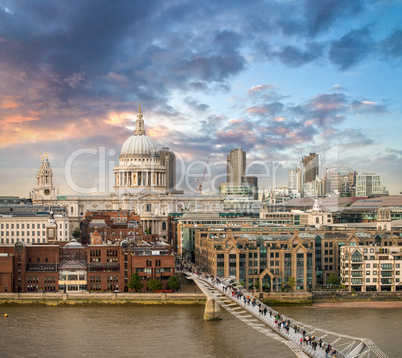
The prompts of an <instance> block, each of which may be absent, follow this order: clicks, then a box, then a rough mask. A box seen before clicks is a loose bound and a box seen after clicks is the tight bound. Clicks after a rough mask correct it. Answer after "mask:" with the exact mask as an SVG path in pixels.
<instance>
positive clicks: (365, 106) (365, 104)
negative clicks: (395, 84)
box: [350, 100, 389, 114]
mask: <svg viewBox="0 0 402 358" xmlns="http://www.w3.org/2000/svg"><path fill="white" fill-rule="evenodd" d="M350 108H351V109H352V110H354V111H356V112H358V113H372V114H384V113H388V112H389V111H388V109H387V107H386V105H384V104H379V103H376V102H371V101H360V100H353V101H352V102H351V103H350Z"/></svg>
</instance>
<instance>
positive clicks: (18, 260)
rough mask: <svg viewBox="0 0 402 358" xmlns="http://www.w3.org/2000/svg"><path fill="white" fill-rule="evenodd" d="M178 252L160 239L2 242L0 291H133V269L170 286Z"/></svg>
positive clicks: (142, 278) (145, 278)
mask: <svg viewBox="0 0 402 358" xmlns="http://www.w3.org/2000/svg"><path fill="white" fill-rule="evenodd" d="M174 264H175V260H174V256H173V255H172V254H171V248H170V246H169V245H167V244H164V243H160V242H152V243H149V242H148V243H147V242H137V243H133V244H132V243H130V242H129V241H127V240H123V241H121V242H120V243H118V244H113V245H108V244H104V243H99V244H92V245H88V246H82V245H81V244H80V243H78V242H77V241H76V240H75V239H72V240H71V241H70V242H68V243H60V242H58V243H54V244H52V245H47V244H42V245H26V244H25V243H24V242H22V241H19V242H17V243H16V244H15V245H2V246H0V292H29V291H36V292H44V291H46V292H49V291H50V292H51V291H55V292H56V291H64V292H75V291H98V292H102V291H114V290H121V291H124V292H127V291H128V286H127V284H128V281H129V280H130V278H131V274H133V273H136V272H137V273H138V274H139V276H140V278H141V281H142V283H143V288H142V291H144V292H145V291H146V290H147V282H148V280H150V279H156V280H159V281H161V282H162V284H163V286H164V288H165V289H166V288H167V281H168V279H169V277H170V276H172V275H174Z"/></svg>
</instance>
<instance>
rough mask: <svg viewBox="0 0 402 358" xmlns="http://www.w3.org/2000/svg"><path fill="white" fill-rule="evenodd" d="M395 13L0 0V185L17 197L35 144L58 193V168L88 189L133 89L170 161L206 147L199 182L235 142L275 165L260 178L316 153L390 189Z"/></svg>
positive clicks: (286, 5) (400, 6) (396, 173)
mask: <svg viewBox="0 0 402 358" xmlns="http://www.w3.org/2000/svg"><path fill="white" fill-rule="evenodd" d="M401 19H402V1H400V0H394V1H393V0H379V1H375V0H353V1H351V0H277V1H268V0H266V1H258V0H256V1H236V0H230V1H227V0H219V1H217V0H213V1H209V0H206V1H185V0H171V1H167V0H163V1H162V0H156V1H152V0H148V1H139V0H138V1H131V0H130V1H129V0H126V1H120V0H114V1H110V0H103V1H102V0H100V1H89V0H80V1H41V0H36V1H28V0H25V1H24V0H9V1H6V0H0V125H1V129H0V165H1V170H0V183H1V191H0V195H19V196H22V197H27V196H28V193H29V192H30V191H31V190H32V188H33V186H34V185H35V177H36V172H37V170H38V168H39V165H40V163H41V157H42V155H45V153H48V157H49V160H50V163H51V166H52V168H53V173H54V182H55V184H56V187H58V188H59V191H60V194H69V193H73V192H74V190H73V189H74V188H72V187H71V185H69V184H68V183H67V182H66V179H65V178H66V167H67V168H70V167H71V173H70V174H71V177H72V178H73V179H74V183H76V185H77V186H78V187H93V186H94V187H98V188H99V183H98V178H99V176H108V175H109V173H110V172H111V171H112V168H113V165H114V164H115V163H114V162H115V161H117V160H118V156H119V154H120V148H121V146H122V144H123V143H124V141H125V140H126V139H127V138H128V137H129V136H130V135H131V134H132V131H133V129H134V121H135V119H136V115H137V112H138V103H139V102H141V106H142V113H143V115H144V120H145V126H146V131H147V135H149V136H151V137H152V138H153V139H154V140H155V142H156V143H157V144H158V146H159V147H163V146H167V147H169V148H170V149H171V150H174V151H175V152H176V153H177V156H178V158H182V160H183V163H184V164H183V165H180V164H179V165H178V166H179V174H180V173H181V172H185V171H187V173H189V174H191V175H192V178H193V179H192V180H193V182H194V180H195V178H196V177H199V176H201V175H202V172H203V169H204V166H203V164H202V162H205V161H206V160H207V159H208V157H210V161H209V164H210V169H211V174H210V173H208V178H207V179H206V181H205V183H204V188H205V187H208V185H210V184H211V182H213V181H214V177H215V178H216V175H219V174H221V178H220V181H222V180H224V177H223V176H222V174H223V173H225V171H226V166H225V165H224V163H225V161H226V155H227V154H228V153H229V152H230V150H231V149H234V148H236V147H241V148H243V150H245V151H246V152H247V159H248V162H249V163H255V165H253V166H252V167H251V168H250V173H261V172H262V171H263V170H265V169H264V167H270V168H271V167H272V163H274V165H275V166H276V167H277V168H278V170H277V173H276V174H275V175H274V174H273V172H270V176H269V177H268V176H267V175H266V177H265V178H262V177H261V179H260V186H265V188H268V187H270V186H271V185H272V177H274V176H275V180H274V181H275V185H276V186H286V185H287V170H288V169H292V168H293V167H294V166H295V165H296V164H297V162H299V161H300V160H301V158H302V157H303V156H304V155H308V153H310V152H316V153H319V154H320V155H321V161H322V163H321V164H322V168H324V169H325V168H326V167H334V166H339V167H350V168H352V169H354V170H356V171H358V172H376V173H377V174H380V175H381V176H382V179H383V185H385V186H387V188H388V190H389V191H390V193H391V194H399V192H401V191H402V185H401V178H402V144H401V142H402V137H401V136H402V124H401V123H402V115H401V113H402V21H401ZM78 154H80V155H78ZM72 158H75V159H74V160H72ZM102 158H103V159H102ZM102 161H104V162H105V164H101V169H99V163H100V162H101V163H102ZM195 161H200V162H196V163H194V162H195ZM192 163H193V164H192ZM70 164H71V166H70ZM103 166H104V167H105V168H106V171H104V170H103V169H102V168H103ZM67 170H69V169H67ZM99 171H100V174H99ZM209 174H210V175H209ZM178 178H180V175H178ZM218 181H219V180H218ZM181 187H182V188H183V189H185V190H188V189H187V187H186V185H185V183H183V184H182V185H181ZM100 191H103V189H102V188H100Z"/></svg>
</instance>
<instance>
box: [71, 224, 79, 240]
mask: <svg viewBox="0 0 402 358" xmlns="http://www.w3.org/2000/svg"><path fill="white" fill-rule="evenodd" d="M71 235H73V238H75V239H77V240H78V239H79V238H80V237H81V231H80V228H79V227H76V228H75V229H74V231H73V233H72V234H71Z"/></svg>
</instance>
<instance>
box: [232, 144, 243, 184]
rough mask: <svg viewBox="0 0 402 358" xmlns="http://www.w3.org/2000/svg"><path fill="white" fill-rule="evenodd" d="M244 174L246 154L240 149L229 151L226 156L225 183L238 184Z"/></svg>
mask: <svg viewBox="0 0 402 358" xmlns="http://www.w3.org/2000/svg"><path fill="white" fill-rule="evenodd" d="M245 174H246V152H244V151H243V150H242V149H241V148H236V149H234V150H231V151H230V154H229V155H228V156H227V182H228V183H238V184H240V183H241V182H242V176H244V175H245Z"/></svg>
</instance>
